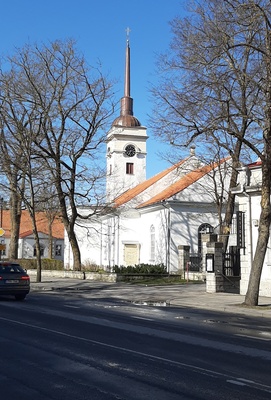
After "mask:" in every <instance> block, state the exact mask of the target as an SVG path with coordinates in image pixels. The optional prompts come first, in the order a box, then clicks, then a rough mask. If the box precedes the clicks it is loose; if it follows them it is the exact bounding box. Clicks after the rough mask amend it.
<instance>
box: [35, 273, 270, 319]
mask: <svg viewBox="0 0 271 400" xmlns="http://www.w3.org/2000/svg"><path fill="white" fill-rule="evenodd" d="M205 290H206V287H205V284H186V285H165V286H152V285H150V286H147V285H140V284H137V285H135V284H134V285H132V284H128V283H107V282H97V281H91V280H81V279H70V278H63V279H53V278H50V280H49V279H46V280H44V281H42V282H39V283H37V282H33V281H31V291H32V292H37V291H40V292H45V291H53V292H63V291H76V292H79V291H80V293H82V294H84V295H85V296H86V298H92V299H97V300H98V299H108V300H109V299H111V300H112V299H113V300H117V301H127V302H130V303H134V304H142V305H156V306H171V307H190V308H197V309H204V310H213V311H216V312H229V313H235V314H242V315H247V316H257V317H265V318H271V297H261V298H260V299H259V306H258V307H254V308H248V307H244V306H242V303H243V301H244V296H242V295H238V294H230V293H206V291H205Z"/></svg>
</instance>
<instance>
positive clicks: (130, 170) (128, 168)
mask: <svg viewBox="0 0 271 400" xmlns="http://www.w3.org/2000/svg"><path fill="white" fill-rule="evenodd" d="M133 173H134V164H133V163H126V174H129V175H133Z"/></svg>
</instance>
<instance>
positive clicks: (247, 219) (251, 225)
mask: <svg viewBox="0 0 271 400" xmlns="http://www.w3.org/2000/svg"><path fill="white" fill-rule="evenodd" d="M238 175H239V177H238V182H239V183H238V186H237V187H236V188H234V189H233V192H234V193H235V195H236V201H237V204H238V209H239V213H240V216H241V217H242V220H243V232H242V235H241V236H240V243H239V247H240V248H241V253H240V255H241V281H240V293H241V294H244V295H245V294H246V291H247V288H248V281H249V276H250V272H251V267H252V262H253V258H254V254H255V251H256V245H257V240H258V228H259V219H260V214H261V187H262V165H261V162H260V161H256V162H254V163H251V164H248V165H246V166H245V167H243V168H240V170H239V171H238ZM259 294H260V296H270V295H271V236H270V238H269V243H268V246H267V251H266V255H265V260H264V264H263V269H262V275H261V283H260V291H259Z"/></svg>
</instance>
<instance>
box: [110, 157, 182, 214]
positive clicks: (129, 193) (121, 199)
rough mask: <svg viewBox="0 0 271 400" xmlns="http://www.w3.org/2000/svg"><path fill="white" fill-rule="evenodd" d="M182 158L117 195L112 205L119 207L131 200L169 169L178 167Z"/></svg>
mask: <svg viewBox="0 0 271 400" xmlns="http://www.w3.org/2000/svg"><path fill="white" fill-rule="evenodd" d="M186 160H187V159H185V160H182V161H180V162H179V163H177V164H174V165H172V166H171V167H169V168H167V169H166V170H164V171H162V172H159V174H157V175H155V176H153V177H152V178H149V179H147V180H146V181H144V182H142V183H139V184H138V185H137V186H135V187H133V188H131V189H128V190H126V192H124V193H122V194H121V195H120V196H118V197H117V198H116V199H115V200H114V205H115V207H120V206H122V205H123V204H125V203H128V201H130V200H132V199H133V198H134V197H136V196H137V195H139V194H140V193H142V192H144V190H146V189H147V188H149V187H150V186H152V185H153V184H154V183H156V182H158V181H159V180H160V179H162V178H163V177H164V176H166V175H167V174H169V173H170V172H171V171H173V170H174V169H176V168H178V167H179V166H180V165H182V164H183V163H184V162H185V161H186Z"/></svg>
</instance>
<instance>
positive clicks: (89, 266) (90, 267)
mask: <svg viewBox="0 0 271 400" xmlns="http://www.w3.org/2000/svg"><path fill="white" fill-rule="evenodd" d="M81 271H85V272H99V273H103V272H105V271H104V269H103V268H100V266H99V265H97V264H96V263H95V262H93V261H91V260H86V261H85V262H84V264H82V268H81Z"/></svg>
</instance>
